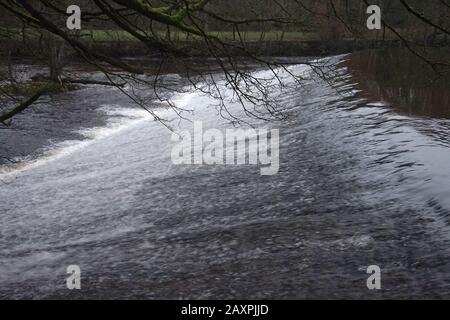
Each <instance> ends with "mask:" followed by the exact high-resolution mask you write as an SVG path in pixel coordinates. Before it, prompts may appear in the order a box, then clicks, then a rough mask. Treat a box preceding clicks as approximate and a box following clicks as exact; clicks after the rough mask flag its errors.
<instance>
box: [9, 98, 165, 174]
mask: <svg viewBox="0 0 450 320" xmlns="http://www.w3.org/2000/svg"><path fill="white" fill-rule="evenodd" d="M99 111H100V112H104V113H106V114H107V115H108V116H109V119H108V121H107V124H106V126H104V127H94V128H83V129H80V130H78V131H77V133H79V134H81V135H82V136H83V137H85V138H86V139H83V140H65V141H62V142H58V143H55V144H52V145H50V146H48V147H47V148H46V150H44V152H43V154H42V155H41V156H40V157H39V158H37V159H30V157H23V158H16V159H14V160H15V161H17V162H18V163H17V164H16V165H8V166H4V167H0V179H1V180H2V181H4V182H8V180H9V179H11V178H15V176H16V175H17V174H19V173H21V172H24V171H27V170H29V169H32V168H35V167H38V166H41V165H43V164H46V163H48V162H51V161H54V160H57V159H60V158H63V157H66V156H69V155H71V154H73V153H74V152H77V151H79V150H81V149H83V148H85V147H86V146H88V145H90V144H92V143H93V142H94V141H97V140H99V139H103V138H106V137H109V136H111V135H114V134H118V133H120V132H121V131H123V130H125V129H127V128H130V127H132V126H135V125H138V124H139V123H142V122H144V121H151V120H153V117H152V116H151V114H149V113H148V112H147V111H145V110H143V109H138V108H121V107H120V106H119V105H104V106H102V107H100V109H99ZM159 113H161V112H159ZM155 114H158V112H157V111H155Z"/></svg>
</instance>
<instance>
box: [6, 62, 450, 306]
mask: <svg viewBox="0 0 450 320" xmlns="http://www.w3.org/2000/svg"><path fill="white" fill-rule="evenodd" d="M332 59H334V60H346V59H347V57H345V56H341V57H334V58H332ZM353 67H354V65H350V66H349V65H346V64H341V65H340V67H339V68H340V69H339V74H340V75H339V78H338V79H336V81H335V82H334V83H333V84H330V83H328V82H326V81H324V80H322V79H320V78H319V77H318V76H316V75H314V74H313V73H312V72H311V70H310V69H309V67H307V66H304V65H299V66H292V67H290V69H291V71H292V72H294V73H296V74H303V75H304V77H306V78H307V80H306V83H305V84H304V85H303V86H302V87H300V88H295V89H294V88H291V89H284V90H280V89H279V88H277V87H276V86H274V87H273V94H274V95H275V96H276V97H277V100H278V101H279V102H280V103H281V104H282V105H283V106H284V107H285V108H286V114H287V115H288V118H287V120H285V121H283V122H275V123H264V122H262V121H261V122H258V121H256V120H253V123H254V124H255V125H256V126H257V127H270V128H278V129H279V130H280V170H279V172H278V174H277V175H273V176H261V175H260V171H259V167H257V166H251V165H242V166H206V165H203V166H200V165H181V166H176V165H173V164H172V162H171V158H170V156H171V150H172V146H173V143H172V142H171V132H170V131H168V130H166V129H165V128H163V127H162V126H161V124H160V123H158V122H155V121H152V120H151V119H150V117H149V116H148V115H147V114H146V113H145V112H144V111H141V110H139V109H136V108H133V107H132V106H131V105H130V103H129V102H127V103H128V104H126V103H125V102H124V100H123V99H124V98H123V97H122V96H121V94H120V93H119V92H117V91H115V90H112V89H100V88H97V87H95V86H93V87H89V88H87V89H84V90H80V91H75V92H73V93H71V94H70V95H72V98H71V99H70V101H69V102H67V101H66V105H67V103H71V107H73V108H76V107H77V106H79V105H81V104H83V105H86V104H88V102H87V101H91V100H92V99H97V100H96V101H97V102H96V103H97V104H98V105H100V108H99V109H95V112H97V113H102V114H104V115H106V119H107V120H105V121H104V125H102V126H99V127H98V128H97V129H90V130H87V129H85V130H84V131H82V132H81V133H77V134H78V135H82V136H83V135H84V136H85V137H86V136H87V137H88V138H89V139H81V140H80V139H75V138H73V139H70V140H69V141H66V142H64V143H56V144H55V145H54V146H53V147H52V148H50V149H49V150H50V151H48V152H47V153H45V155H44V156H41V157H38V158H37V159H34V160H32V161H28V162H26V164H23V165H20V166H16V167H15V168H13V169H11V168H10V169H4V172H3V174H2V175H1V176H0V179H2V181H3V184H2V185H0V199H1V201H0V297H2V298H15V299H20V298H67V299H72V298H73V299H75V298H164V299H166V298H176V299H178V298H180V299H182V298H191V299H196V298H217V299H222V298H234V299H250V298H251V299H258V298H277V299H281V298H369V299H372V298H373V299H378V298H425V297H429V298H431V297H445V298H450V170H449V169H448V164H449V163H450V145H449V143H448V132H449V129H450V120H448V119H446V118H442V117H423V116H419V115H414V114H406V113H401V112H398V110H396V109H395V108H391V106H390V105H389V104H390V103H392V102H389V101H386V97H383V99H382V98H380V96H378V98H377V96H375V97H373V96H372V97H368V96H362V94H361V92H360V91H359V90H363V88H361V86H362V85H363V83H362V80H361V81H359V80H357V79H358V77H357V75H356V74H352V73H351V72H349V70H351V69H352V68H353ZM259 72H260V73H261V72H262V73H264V71H259ZM267 72H268V71H267ZM380 86H381V84H380ZM92 90H93V91H92ZM96 90H105V93H103V94H101V95H100V97H98V98H94V97H91V98H92V99H91V100H89V99H88V98H89V95H87V93H89V92H91V91H92V92H94V91H96ZM106 92H107V94H106ZM446 93H447V94H448V87H447V92H446ZM77 95H79V96H77ZM174 99H175V100H176V101H177V103H178V104H179V105H182V106H183V107H185V108H188V109H192V110H194V111H193V113H192V114H191V115H189V118H190V119H191V120H201V121H203V126H204V127H205V128H219V129H225V128H229V127H230V125H229V123H228V122H227V121H225V120H224V119H223V118H221V117H219V116H218V115H217V111H216V109H215V108H214V107H212V106H211V103H212V101H211V98H209V97H207V96H204V95H201V94H200V93H186V94H178V95H177V96H176V97H175V98H174ZM94 101H95V100H94ZM442 101H445V99H444V100H442ZM447 102H448V100H447ZM89 103H92V102H89ZM410 103H412V102H410ZM127 106H128V107H127ZM444 107H445V106H442V108H444ZM446 107H447V109H448V108H449V107H450V106H449V105H447V106H446ZM230 108H231V110H232V111H233V112H234V113H235V114H236V115H238V116H243V114H241V113H242V111H240V110H241V109H240V108H239V106H238V105H234V106H230ZM158 112H159V113H160V115H161V116H162V117H166V118H173V115H172V114H171V112H170V111H168V110H165V109H161V110H159V111H158ZM172 124H173V125H174V126H176V127H178V126H181V127H183V128H190V127H192V123H190V122H188V121H181V122H178V121H173V122H172ZM72 264H76V265H79V266H80V268H81V270H82V290H80V291H76V290H75V291H71V290H68V289H67V288H66V284H65V278H66V277H67V274H66V268H67V266H68V265H72ZM369 265H378V266H380V267H381V270H382V278H381V279H382V280H381V281H382V290H375V291H371V290H368V288H367V286H366V279H367V277H368V276H369V275H368V274H367V273H366V269H367V266H369Z"/></svg>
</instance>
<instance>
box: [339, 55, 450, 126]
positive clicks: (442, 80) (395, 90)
mask: <svg viewBox="0 0 450 320" xmlns="http://www.w3.org/2000/svg"><path fill="white" fill-rule="evenodd" d="M424 57H425V56H424ZM425 59H426V60H427V61H428V60H429V61H431V62H433V63H438V64H436V66H435V70H433V68H432V67H431V65H430V64H429V63H427V62H426V61H425ZM441 63H446V64H448V66H450V49H439V50H433V51H430V52H428V53H427V54H426V58H424V59H421V58H419V57H417V56H415V55H414V54H413V53H411V51H409V50H407V49H389V50H388V49H385V50H372V51H362V52H357V53H353V54H352V55H351V56H350V58H349V59H348V60H347V61H346V63H345V64H346V66H347V67H348V68H349V71H350V72H351V74H352V76H353V78H354V79H355V80H356V82H358V87H359V89H360V90H362V92H361V95H362V96H363V97H365V98H368V99H370V100H375V101H380V100H382V101H384V102H386V103H387V104H390V105H392V107H393V108H394V109H395V110H396V111H398V112H400V113H403V114H405V113H406V114H408V115H415V116H427V117H434V118H446V119H448V118H450V72H449V71H450V68H449V67H448V66H447V67H445V66H443V65H442V64H441Z"/></svg>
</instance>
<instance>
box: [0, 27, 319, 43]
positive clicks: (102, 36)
mask: <svg viewBox="0 0 450 320" xmlns="http://www.w3.org/2000/svg"><path fill="white" fill-rule="evenodd" d="M156 34H157V35H158V36H159V37H160V38H162V39H167V36H168V35H167V33H166V32H163V31H161V32H157V33H156ZM208 34H210V35H212V36H215V37H218V38H219V39H221V40H223V41H233V40H237V41H239V40H240V39H241V38H242V39H243V40H244V41H260V40H263V41H305V40H314V39H317V38H318V37H317V34H315V33H312V32H309V33H304V32H294V31H287V32H283V31H270V32H260V31H245V32H241V33H240V35H239V34H238V33H237V32H236V33H234V34H233V32H231V31H210V32H208ZM0 37H4V38H8V37H9V38H11V39H15V40H22V39H23V34H22V30H21V29H19V28H16V29H13V28H9V29H5V28H1V29H0ZM39 37H40V34H39V33H38V32H36V30H32V29H26V30H25V39H28V40H37V39H39ZM81 39H82V41H86V42H89V41H94V42H128V41H132V42H133V41H139V40H137V39H136V38H134V37H133V36H132V35H130V34H129V33H128V32H126V31H123V30H92V31H88V30H82V32H81ZM170 39H171V40H172V41H192V40H196V39H198V37H195V36H192V35H187V34H186V33H184V32H180V31H175V32H171V33H170Z"/></svg>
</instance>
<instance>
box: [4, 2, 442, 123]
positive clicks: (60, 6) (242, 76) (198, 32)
mask: <svg viewBox="0 0 450 320" xmlns="http://www.w3.org/2000/svg"><path fill="white" fill-rule="evenodd" d="M374 2H375V4H379V5H380V6H381V7H382V8H384V10H383V12H384V13H385V14H384V15H383V29H382V30H381V31H379V32H376V33H375V34H374V33H370V32H368V30H366V28H365V25H366V23H365V21H366V18H367V15H366V12H365V10H366V8H367V6H368V5H369V3H368V2H367V1H365V0H360V1H359V0H356V1H349V0H321V1H312V0H264V1H261V0H240V1H235V0H230V1H217V0H189V1H188V0H160V1H150V0H109V1H107V0H93V1H77V4H78V5H79V6H80V7H81V8H82V28H83V31H85V32H84V33H83V32H72V31H69V30H67V29H66V27H65V20H66V19H67V16H68V15H67V14H66V8H67V5H68V4H69V3H68V2H67V1H54V0H33V1H31V0H29V1H27V0H0V7H1V8H2V9H3V11H5V12H7V13H8V14H9V17H10V19H12V21H13V20H14V21H15V23H17V24H18V25H22V26H24V25H25V26H27V27H28V28H32V29H34V30H40V31H45V32H46V33H48V34H51V35H52V36H51V37H50V38H49V43H50V46H49V49H50V51H49V57H50V60H51V62H50V66H51V68H50V70H51V72H50V76H49V78H50V79H49V80H51V81H60V82H61V83H69V82H70V83H77V82H78V83H88V81H87V80H84V79H70V78H67V77H66V78H64V77H62V76H61V61H60V58H61V52H58V46H56V45H55V43H53V44H52V41H55V42H58V43H65V44H66V45H67V46H69V47H70V48H71V49H72V50H73V51H74V52H76V53H77V54H78V55H79V56H80V57H82V58H83V59H84V60H85V61H86V62H87V63H89V64H91V65H93V66H95V67H96V68H97V69H98V70H100V71H102V72H103V73H104V74H105V76H106V78H107V79H108V82H109V84H110V85H113V86H116V87H117V88H119V89H120V90H121V91H122V92H123V93H124V94H125V95H127V96H128V97H129V98H130V99H132V100H133V101H134V102H136V103H137V104H138V105H140V106H141V107H142V108H144V109H145V110H147V111H148V112H149V113H151V114H152V115H153V116H154V117H157V116H156V115H155V114H154V113H153V111H152V110H151V108H150V107H149V105H148V101H149V99H143V98H142V96H141V95H139V94H138V92H139V90H138V89H139V88H148V87H151V88H152V89H153V91H154V95H155V96H156V97H158V98H159V99H161V100H163V101H165V102H167V103H168V105H169V106H170V107H172V108H173V109H174V110H175V111H177V112H178V113H179V114H180V115H181V114H182V112H183V111H184V110H182V109H179V108H178V107H177V106H176V105H175V104H173V103H172V102H171V101H170V99H168V98H167V97H163V96H162V95H161V91H160V90H161V89H164V88H167V84H166V83H165V82H164V79H163V77H161V73H162V70H163V69H164V68H165V67H166V66H168V65H173V64H177V65H179V66H180V71H181V72H183V73H184V75H185V76H186V78H187V79H188V80H189V82H190V83H191V85H192V88H194V89H195V90H199V91H202V92H204V93H206V94H209V95H211V96H213V97H215V98H217V101H218V109H219V111H220V113H221V114H222V115H224V116H226V117H228V118H230V119H231V120H233V121H234V120H236V121H238V120H239V119H234V117H233V115H232V114H230V113H229V112H228V110H227V107H226V103H225V101H224V98H223V94H222V92H221V86H219V85H218V82H217V81H218V77H217V76H216V73H217V72H219V73H220V74H221V77H220V79H222V80H223V81H225V85H226V86H227V87H228V88H231V89H232V91H233V92H234V94H235V97H234V98H235V100H236V101H238V102H239V103H240V104H241V106H242V108H243V109H244V111H245V112H246V114H247V115H248V116H250V117H255V118H261V119H266V120H268V119H280V118H283V113H282V110H281V109H280V106H279V105H278V104H277V103H276V101H273V99H271V98H270V90H271V87H270V85H269V84H270V83H273V81H276V82H277V83H278V84H279V85H280V86H283V85H285V83H284V81H283V79H281V78H279V72H280V70H283V71H284V72H285V73H288V74H289V75H290V76H291V77H292V78H293V79H294V80H295V81H294V82H295V83H298V84H301V83H302V79H301V77H300V76H299V75H295V74H292V73H290V71H289V69H288V68H287V67H286V63H285V62H284V61H283V60H279V59H274V58H266V57H264V50H261V47H260V46H258V45H255V44H257V43H260V42H261V41H263V40H264V39H265V38H266V37H270V36H272V37H273V33H274V32H276V35H277V37H278V36H279V37H280V38H281V39H283V38H284V37H285V35H286V32H297V33H298V34H302V33H305V34H306V32H311V33H314V32H315V33H322V34H323V36H322V37H321V39H322V41H338V40H342V39H350V40H354V41H355V40H358V39H372V40H380V39H381V40H385V39H396V40H400V41H401V42H402V43H403V45H404V46H406V47H407V48H409V49H410V51H411V53H412V54H415V55H417V56H419V57H421V58H423V59H424V60H426V61H427V63H430V64H431V65H433V66H434V67H436V65H439V63H441V62H433V61H430V60H429V59H428V58H427V57H426V54H425V53H424V52H423V50H420V49H416V45H417V44H418V40H417V39H418V38H417V36H416V35H414V36H412V37H411V36H410V35H413V34H415V33H419V32H424V35H423V37H424V39H429V38H430V37H435V38H437V37H439V36H443V37H445V39H448V36H449V35H450V33H449V30H450V25H449V23H450V21H449V19H445V16H446V15H447V17H448V14H449V12H450V5H449V3H448V2H447V1H446V0H433V1H430V3H428V2H427V4H426V5H424V4H423V2H421V1H416V0H400V1H396V2H395V3H394V4H393V3H392V2H391V1H385V0H380V1H374ZM70 4H72V3H70ZM370 4H374V3H370ZM387 8H389V10H388V9H387ZM11 23H13V22H11ZM412 26H414V28H413V27H412ZM93 30H103V31H104V33H107V30H120V31H121V32H123V33H124V34H126V35H127V37H129V38H132V39H134V40H135V41H139V42H140V43H141V44H142V45H143V46H145V47H146V48H147V49H148V51H149V53H150V54H151V55H152V56H154V57H156V58H157V60H156V61H158V62H157V67H156V73H155V74H154V75H153V76H152V77H146V76H145V73H146V70H145V68H143V67H141V66H139V65H137V64H132V63H129V62H126V61H125V60H124V59H120V58H117V57H115V56H114V55H111V54H108V53H105V52H103V51H99V50H96V49H95V47H94V46H92V42H89V41H87V40H86V38H87V34H88V33H89V32H91V39H93V38H94V37H93V36H92V32H93ZM412 31H414V32H412ZM255 33H256V34H257V35H258V37H255ZM249 34H250V35H251V36H249ZM445 39H444V40H445ZM53 50H56V51H53ZM198 55H201V56H204V57H210V58H212V60H213V61H214V66H215V67H214V68H211V69H207V70H206V71H203V72H200V73H198V72H197V73H195V74H194V73H193V71H192V70H191V61H190V60H189V58H191V57H194V56H198ZM441 64H442V63H441ZM254 67H264V68H266V69H269V70H271V71H272V75H271V77H270V78H267V77H261V76H257V75H255V73H252V72H251V70H252V69H253V68H254ZM311 67H312V68H313V70H314V71H316V72H318V73H320V74H323V73H324V70H325V68H326V66H323V65H314V64H311ZM125 83H127V84H129V85H130V86H131V87H132V88H133V90H131V91H130V90H125V89H124V88H123V85H124V84H125ZM134 89H136V90H134ZM169 89H170V90H172V91H173V90H182V89H180V88H177V87H170V88H169ZM44 92H45V89H42V90H38V91H37V92H36V93H35V94H33V95H32V96H31V97H30V98H29V99H26V100H25V101H24V102H23V103H22V104H21V105H19V106H18V107H17V108H15V109H13V111H12V112H11V111H10V112H6V113H4V114H3V115H1V116H0V121H1V122H4V121H6V120H7V119H9V118H11V117H12V116H14V115H15V114H17V113H18V112H21V111H23V110H25V108H26V107H28V106H29V105H31V104H32V103H34V102H35V101H36V100H37V99H39V97H40V96H41V95H42V94H44Z"/></svg>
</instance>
